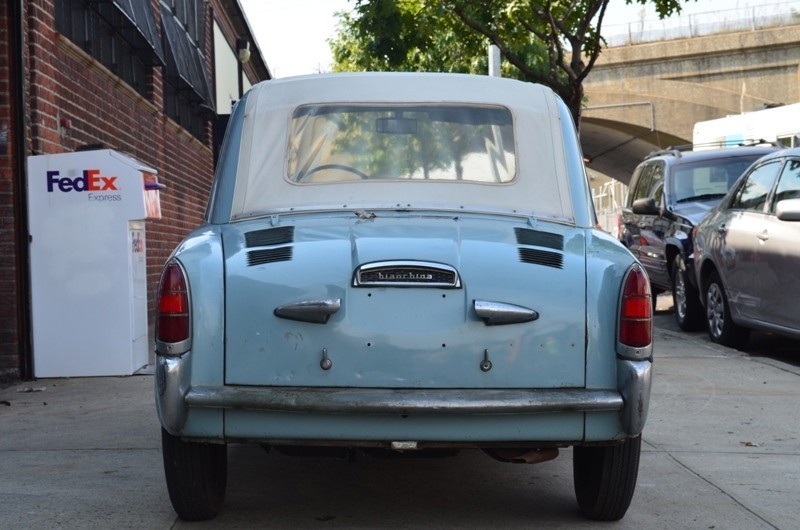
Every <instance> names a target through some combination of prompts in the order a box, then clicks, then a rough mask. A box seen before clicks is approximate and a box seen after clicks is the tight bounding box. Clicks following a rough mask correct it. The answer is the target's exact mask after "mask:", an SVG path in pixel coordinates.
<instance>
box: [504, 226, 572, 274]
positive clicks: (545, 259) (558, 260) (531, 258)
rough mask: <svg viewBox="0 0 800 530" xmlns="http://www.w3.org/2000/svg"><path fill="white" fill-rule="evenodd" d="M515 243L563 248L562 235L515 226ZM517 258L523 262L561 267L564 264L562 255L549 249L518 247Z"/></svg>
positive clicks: (554, 248)
mask: <svg viewBox="0 0 800 530" xmlns="http://www.w3.org/2000/svg"><path fill="white" fill-rule="evenodd" d="M514 233H515V234H516V236H517V243H519V244H520V245H526V246H532V247H544V248H549V249H553V250H564V236H562V235H560V234H552V233H550V232H540V231H538V230H531V229H528V228H515V229H514ZM519 259H520V261H521V262H523V263H532V264H534V265H544V266H545V267H554V268H556V269H561V268H563V266H564V255H563V254H561V253H559V252H552V251H550V250H541V249H538V248H525V247H520V249H519Z"/></svg>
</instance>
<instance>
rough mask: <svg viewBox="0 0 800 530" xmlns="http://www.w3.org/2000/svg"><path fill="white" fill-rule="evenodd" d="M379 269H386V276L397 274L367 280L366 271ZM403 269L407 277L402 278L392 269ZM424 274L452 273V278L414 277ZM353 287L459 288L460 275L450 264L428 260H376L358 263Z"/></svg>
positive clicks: (375, 271)
mask: <svg viewBox="0 0 800 530" xmlns="http://www.w3.org/2000/svg"><path fill="white" fill-rule="evenodd" d="M381 269H386V270H387V271H389V272H388V274H387V275H388V276H397V277H395V278H392V279H388V278H387V279H383V280H382V279H378V280H368V279H365V278H364V276H365V275H366V274H368V273H377V272H378V271H379V270H381ZM398 269H399V270H405V273H404V274H406V275H407V278H408V279H403V278H402V273H401V274H397V273H396V272H395V273H393V272H391V271H392V270H395V271H396V270H398ZM425 274H447V275H452V277H453V280H452V281H449V282H438V281H425V280H423V279H414V275H418V276H422V275H425ZM353 287H438V288H449V289H459V288H461V277H460V276H459V274H458V271H457V270H456V269H455V268H454V267H451V266H450V265H445V264H443V263H434V262H430V261H412V260H403V261H376V262H373V263H365V264H363V265H359V266H358V268H356V271H355V273H354V274H353Z"/></svg>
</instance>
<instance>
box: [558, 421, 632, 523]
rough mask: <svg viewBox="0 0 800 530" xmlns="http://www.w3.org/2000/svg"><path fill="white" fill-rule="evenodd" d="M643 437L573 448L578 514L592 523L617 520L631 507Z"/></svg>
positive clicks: (573, 470)
mask: <svg viewBox="0 0 800 530" xmlns="http://www.w3.org/2000/svg"><path fill="white" fill-rule="evenodd" d="M641 449H642V437H641V436H637V437H635V438H628V439H627V440H625V442H624V443H622V444H619V445H609V446H598V447H591V446H590V447H580V446H576V447H574V448H573V458H572V472H573V478H574V481H575V497H576V498H577V500H578V507H579V508H580V510H581V514H583V516H584V517H586V518H587V519H592V520H594V521H618V520H620V519H622V517H623V516H624V515H625V512H627V511H628V507H629V506H630V505H631V499H632V498H633V491H634V489H636V478H637V477H638V475H639V454H640V452H641Z"/></svg>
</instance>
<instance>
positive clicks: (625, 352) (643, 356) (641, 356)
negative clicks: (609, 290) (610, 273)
mask: <svg viewBox="0 0 800 530" xmlns="http://www.w3.org/2000/svg"><path fill="white" fill-rule="evenodd" d="M634 271H637V272H640V273H641V274H643V276H644V278H645V280H646V282H647V285H648V290H649V285H650V283H649V278H648V276H647V271H646V270H645V269H644V267H642V266H641V265H640V264H639V263H635V264H634V265H632V266H631V267H630V268H629V269H628V270H627V271H626V272H625V275H624V276H623V277H622V283H621V284H620V285H621V290H620V293H619V301H618V302H617V329H616V352H617V356H618V357H620V358H621V359H629V360H634V361H643V360H652V358H653V311H652V304H651V306H650V307H651V311H650V323H649V325H650V344H648V345H645V346H629V345H627V344H624V343H623V342H621V341H620V327H621V326H622V321H621V318H622V316H621V312H622V304H623V303H624V300H623V299H624V296H623V295H624V290H625V285H626V284H627V282H628V277H629V276H630V275H631V274H632V273H633V272H634ZM650 296H651V297H652V296H653V293H652V292H651V293H650Z"/></svg>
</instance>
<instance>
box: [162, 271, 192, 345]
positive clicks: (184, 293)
mask: <svg viewBox="0 0 800 530" xmlns="http://www.w3.org/2000/svg"><path fill="white" fill-rule="evenodd" d="M189 317H190V315H189V290H188V289H187V287H186V277H185V275H184V273H183V269H182V268H181V266H180V265H179V264H178V262H177V261H171V262H170V263H168V264H167V265H166V267H164V272H162V273H161V284H160V285H159V288H158V323H157V328H156V341H159V342H162V343H176V342H183V341H185V340H188V339H189ZM162 353H178V352H162Z"/></svg>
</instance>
